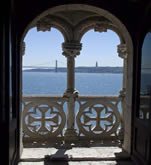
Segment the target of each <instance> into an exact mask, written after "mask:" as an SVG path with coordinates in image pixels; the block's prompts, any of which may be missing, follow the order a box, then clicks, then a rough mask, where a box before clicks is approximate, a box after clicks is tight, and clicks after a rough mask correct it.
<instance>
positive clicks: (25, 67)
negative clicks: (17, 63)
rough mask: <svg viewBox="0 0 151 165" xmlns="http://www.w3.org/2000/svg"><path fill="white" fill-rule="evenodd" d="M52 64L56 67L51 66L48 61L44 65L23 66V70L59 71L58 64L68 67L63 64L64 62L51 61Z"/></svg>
mask: <svg viewBox="0 0 151 165" xmlns="http://www.w3.org/2000/svg"><path fill="white" fill-rule="evenodd" d="M52 62H53V63H54V66H50V62H48V61H47V62H45V63H42V64H36V65H28V66H23V69H57V68H58V63H60V64H64V65H65V66H66V63H65V62H62V61H58V60H53V61H51V63H52ZM48 65H49V66H48Z"/></svg>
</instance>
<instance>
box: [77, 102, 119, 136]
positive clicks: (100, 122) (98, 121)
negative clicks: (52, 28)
mask: <svg viewBox="0 0 151 165" xmlns="http://www.w3.org/2000/svg"><path fill="white" fill-rule="evenodd" d="M117 104H118V102H117V103H116V104H113V103H112V102H110V101H107V100H106V101H103V100H100V101H97V102H96V101H86V102H85V103H84V104H80V109H79V112H78V114H77V125H78V127H79V133H80V134H83V135H85V136H89V137H104V136H113V135H114V136H117V131H118V128H119V126H120V113H119V111H118V107H117Z"/></svg>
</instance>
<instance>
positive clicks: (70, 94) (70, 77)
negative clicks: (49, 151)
mask: <svg viewBox="0 0 151 165" xmlns="http://www.w3.org/2000/svg"><path fill="white" fill-rule="evenodd" d="M81 47H82V44H80V43H77V42H69V43H63V44H62V48H63V53H62V54H63V55H64V56H65V57H66V58H67V90H66V91H65V93H64V97H67V98H68V107H67V130H66V132H65V140H70V141H73V140H76V138H77V133H76V129H75V98H76V97H78V91H77V90H76V89H75V57H76V56H77V55H79V54H80V50H81Z"/></svg>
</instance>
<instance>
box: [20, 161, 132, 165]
mask: <svg viewBox="0 0 151 165" xmlns="http://www.w3.org/2000/svg"><path fill="white" fill-rule="evenodd" d="M18 165H134V164H133V163H132V162H131V161H67V162H65V161H59V162H56V161H51V162H44V161H42V162H20V163H19V164H18Z"/></svg>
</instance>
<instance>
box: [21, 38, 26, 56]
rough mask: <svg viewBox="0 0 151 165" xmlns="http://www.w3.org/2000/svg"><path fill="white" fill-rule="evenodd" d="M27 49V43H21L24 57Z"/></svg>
mask: <svg viewBox="0 0 151 165" xmlns="http://www.w3.org/2000/svg"><path fill="white" fill-rule="evenodd" d="M25 48H26V43H25V41H22V43H21V55H22V56H24V55H25Z"/></svg>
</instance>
